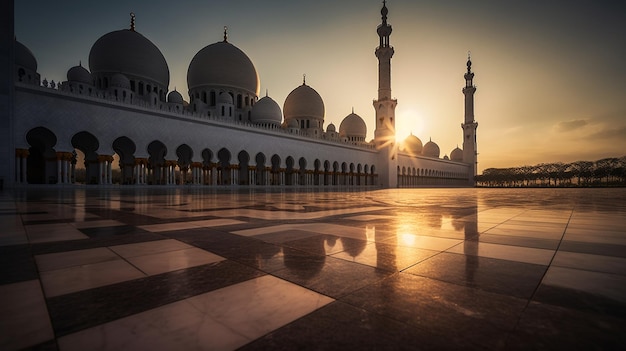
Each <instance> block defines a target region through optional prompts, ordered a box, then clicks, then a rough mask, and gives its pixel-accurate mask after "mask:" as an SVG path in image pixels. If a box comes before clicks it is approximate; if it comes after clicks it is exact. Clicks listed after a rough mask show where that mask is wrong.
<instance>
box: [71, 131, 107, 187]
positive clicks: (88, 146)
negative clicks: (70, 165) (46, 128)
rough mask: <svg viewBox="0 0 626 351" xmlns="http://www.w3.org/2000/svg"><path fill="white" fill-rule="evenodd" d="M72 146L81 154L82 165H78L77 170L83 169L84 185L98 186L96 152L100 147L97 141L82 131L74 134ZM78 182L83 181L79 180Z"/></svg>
mask: <svg viewBox="0 0 626 351" xmlns="http://www.w3.org/2000/svg"><path fill="white" fill-rule="evenodd" d="M71 143H72V146H73V147H74V148H75V149H78V150H80V152H82V155H83V157H82V161H84V162H82V164H80V162H79V163H78V168H79V169H80V168H84V169H85V178H84V182H85V183H86V184H98V179H99V174H100V168H99V164H98V153H96V150H98V148H99V147H100V143H99V142H98V139H97V138H96V137H95V136H94V135H93V134H91V133H89V132H86V131H82V132H78V133H76V134H74V136H72V140H71ZM80 178H81V177H79V179H78V180H79V181H80V180H83V179H80Z"/></svg>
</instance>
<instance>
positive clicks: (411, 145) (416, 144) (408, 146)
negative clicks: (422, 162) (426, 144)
mask: <svg viewBox="0 0 626 351" xmlns="http://www.w3.org/2000/svg"><path fill="white" fill-rule="evenodd" d="M403 147H404V151H406V152H410V153H412V154H414V155H421V154H422V141H421V140H420V138H418V137H416V136H415V135H413V134H410V135H409V136H408V137H406V139H404V145H403Z"/></svg>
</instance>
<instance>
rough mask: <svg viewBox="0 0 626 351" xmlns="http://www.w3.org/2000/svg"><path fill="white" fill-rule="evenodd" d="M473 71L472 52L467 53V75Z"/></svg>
mask: <svg viewBox="0 0 626 351" xmlns="http://www.w3.org/2000/svg"><path fill="white" fill-rule="evenodd" d="M471 71H472V55H471V51H468V52H467V73H470V72H471Z"/></svg>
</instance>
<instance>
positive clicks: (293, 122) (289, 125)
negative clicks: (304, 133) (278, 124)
mask: <svg viewBox="0 0 626 351" xmlns="http://www.w3.org/2000/svg"><path fill="white" fill-rule="evenodd" d="M287 128H292V129H299V128H300V126H299V125H298V121H296V120H295V119H292V120H290V121H289V122H287Z"/></svg>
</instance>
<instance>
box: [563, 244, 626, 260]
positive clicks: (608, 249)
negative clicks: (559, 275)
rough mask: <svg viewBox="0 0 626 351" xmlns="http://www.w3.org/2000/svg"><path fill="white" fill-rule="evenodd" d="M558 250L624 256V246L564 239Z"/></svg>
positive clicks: (625, 252)
mask: <svg viewBox="0 0 626 351" xmlns="http://www.w3.org/2000/svg"><path fill="white" fill-rule="evenodd" d="M559 250H562V251H570V252H580V253H588V254H593V255H602V256H614V257H622V258H626V246H624V245H615V244H603V243H588V242H580V241H569V240H564V241H563V242H562V243H561V246H560V247H559Z"/></svg>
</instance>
